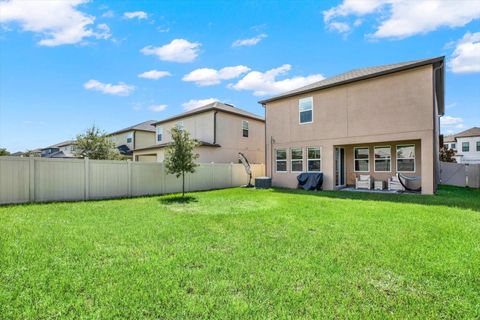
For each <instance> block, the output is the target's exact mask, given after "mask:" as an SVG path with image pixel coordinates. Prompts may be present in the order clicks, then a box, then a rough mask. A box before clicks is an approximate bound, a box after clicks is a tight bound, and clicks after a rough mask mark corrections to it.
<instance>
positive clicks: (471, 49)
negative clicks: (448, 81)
mask: <svg viewBox="0 0 480 320" xmlns="http://www.w3.org/2000/svg"><path fill="white" fill-rule="evenodd" d="M450 68H451V70H452V71H453V72H455V73H468V72H480V32H476V33H470V32H467V33H466V34H465V35H464V36H463V38H462V39H460V41H458V43H457V46H456V48H455V50H454V51H453V54H452V59H451V60H450Z"/></svg>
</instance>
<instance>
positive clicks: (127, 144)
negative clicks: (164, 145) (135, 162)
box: [107, 120, 156, 158]
mask: <svg viewBox="0 0 480 320" xmlns="http://www.w3.org/2000/svg"><path fill="white" fill-rule="evenodd" d="M155 122H156V120H148V121H145V122H142V123H138V124H136V125H133V126H130V127H127V128H123V129H120V130H117V131H115V132H112V133H109V134H108V135H107V136H108V137H110V139H111V140H112V141H113V143H114V144H115V147H116V148H117V149H118V151H119V152H120V154H121V155H123V156H125V157H126V158H131V157H132V155H133V150H134V149H136V148H144V147H147V146H151V145H152V144H154V143H155V126H154V123H155Z"/></svg>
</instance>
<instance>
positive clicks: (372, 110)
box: [259, 57, 445, 194]
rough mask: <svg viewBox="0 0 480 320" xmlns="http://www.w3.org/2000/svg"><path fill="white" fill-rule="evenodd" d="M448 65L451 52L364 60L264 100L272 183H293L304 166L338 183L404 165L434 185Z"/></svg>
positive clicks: (387, 173)
mask: <svg viewBox="0 0 480 320" xmlns="http://www.w3.org/2000/svg"><path fill="white" fill-rule="evenodd" d="M444 72H445V71H444V57H438V58H432V59H425V60H417V61H411V62H403V63H397V64H390V65H383V66H376V67H370V68H363V69H357V70H353V71H350V72H347V73H343V74H341V75H338V76H335V77H332V78H328V79H325V80H322V81H319V82H316V83H313V84H311V85H308V86H305V87H302V88H299V89H296V90H293V91H290V92H287V93H284V94H280V95H278V96H274V97H272V98H269V99H265V100H262V101H260V102H259V103H261V104H262V105H263V106H264V107H265V116H266V142H267V146H266V156H267V174H268V175H271V176H272V182H273V185H274V186H280V187H291V188H293V187H296V185H297V180H296V177H297V175H298V174H299V173H300V172H306V171H309V172H316V171H322V172H323V174H324V182H323V188H324V189H326V190H332V189H335V188H341V187H344V186H347V185H354V184H355V178H356V177H358V176H359V175H370V176H371V177H372V178H373V180H383V181H387V179H388V178H389V177H391V176H394V175H396V174H397V172H402V173H404V174H406V175H411V176H421V179H422V193H425V194H432V193H434V192H435V190H436V185H437V182H438V181H439V156H438V154H439V145H438V144H439V125H440V124H439V116H442V115H443V114H444Z"/></svg>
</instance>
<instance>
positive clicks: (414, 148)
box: [395, 144, 417, 173]
mask: <svg viewBox="0 0 480 320" xmlns="http://www.w3.org/2000/svg"><path fill="white" fill-rule="evenodd" d="M412 146H413V152H414V156H413V158H399V157H398V148H401V147H412ZM416 149H417V147H416V145H415V144H399V145H396V146H395V169H396V171H397V172H400V173H415V172H417V150H416ZM399 159H402V160H412V159H413V171H404V170H402V171H400V170H398V160H399Z"/></svg>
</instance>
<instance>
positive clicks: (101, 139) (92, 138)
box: [75, 125, 122, 160]
mask: <svg viewBox="0 0 480 320" xmlns="http://www.w3.org/2000/svg"><path fill="white" fill-rule="evenodd" d="M75 155H76V156H79V157H81V158H90V159H100V160H117V159H122V156H121V155H120V154H119V153H118V151H117V149H116V148H115V144H114V143H113V141H111V140H110V138H109V137H107V134H106V133H105V132H103V131H101V130H100V129H99V128H97V127H96V126H95V125H93V126H92V127H91V128H88V129H87V130H86V131H85V132H84V133H81V134H79V135H77V141H76V147H75Z"/></svg>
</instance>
